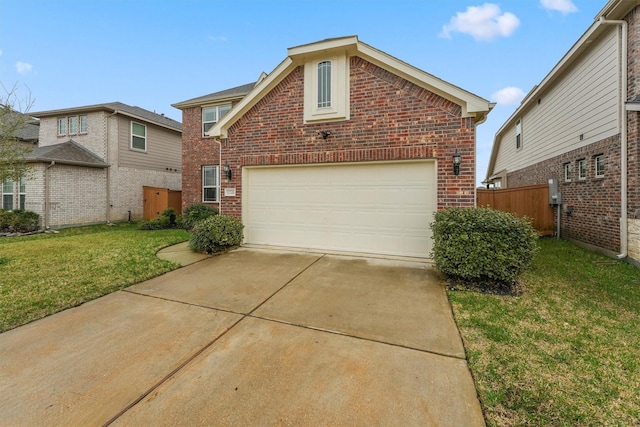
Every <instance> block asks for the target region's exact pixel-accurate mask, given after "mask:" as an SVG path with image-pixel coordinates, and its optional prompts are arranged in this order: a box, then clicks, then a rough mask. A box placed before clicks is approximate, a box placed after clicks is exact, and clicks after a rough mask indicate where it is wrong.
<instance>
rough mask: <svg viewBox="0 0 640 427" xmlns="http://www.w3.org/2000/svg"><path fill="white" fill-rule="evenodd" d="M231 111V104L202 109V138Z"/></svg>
mask: <svg viewBox="0 0 640 427" xmlns="http://www.w3.org/2000/svg"><path fill="white" fill-rule="evenodd" d="M229 110H231V104H224V105H216V106H214V107H206V108H203V109H202V136H206V135H205V134H206V133H207V132H208V131H209V129H211V128H212V127H213V125H215V124H216V123H217V122H218V120H220V119H221V118H223V117H224V116H225V115H226V114H227V113H228V112H229Z"/></svg>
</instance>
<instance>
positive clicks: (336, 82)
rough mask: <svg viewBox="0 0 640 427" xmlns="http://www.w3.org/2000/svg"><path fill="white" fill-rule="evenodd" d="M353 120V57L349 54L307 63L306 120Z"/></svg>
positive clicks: (305, 71) (305, 65) (305, 79)
mask: <svg viewBox="0 0 640 427" xmlns="http://www.w3.org/2000/svg"><path fill="white" fill-rule="evenodd" d="M336 120H349V58H348V57H347V55H346V54H342V55H340V56H333V57H329V58H327V57H325V58H318V59H315V60H310V61H307V62H306V63H305V64H304V121H305V123H310V122H323V121H336Z"/></svg>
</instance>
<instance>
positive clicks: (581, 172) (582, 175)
mask: <svg viewBox="0 0 640 427" xmlns="http://www.w3.org/2000/svg"><path fill="white" fill-rule="evenodd" d="M578 179H587V163H586V162H585V161H584V159H580V160H578Z"/></svg>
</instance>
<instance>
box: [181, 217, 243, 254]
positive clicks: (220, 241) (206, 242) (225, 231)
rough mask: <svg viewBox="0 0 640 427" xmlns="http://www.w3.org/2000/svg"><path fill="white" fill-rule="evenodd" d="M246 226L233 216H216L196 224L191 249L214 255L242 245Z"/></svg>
mask: <svg viewBox="0 0 640 427" xmlns="http://www.w3.org/2000/svg"><path fill="white" fill-rule="evenodd" d="M243 228H244V225H242V222H240V220H239V219H237V218H235V217H233V216H231V215H214V216H211V217H209V218H206V219H203V220H201V221H199V222H198V223H196V225H195V227H194V228H193V230H192V232H193V236H192V237H191V240H189V247H190V248H191V249H192V250H194V251H196V252H203V253H207V254H213V253H216V252H221V251H223V250H225V249H227V248H230V247H233V246H238V245H239V244H241V243H242V238H243V234H242V229H243Z"/></svg>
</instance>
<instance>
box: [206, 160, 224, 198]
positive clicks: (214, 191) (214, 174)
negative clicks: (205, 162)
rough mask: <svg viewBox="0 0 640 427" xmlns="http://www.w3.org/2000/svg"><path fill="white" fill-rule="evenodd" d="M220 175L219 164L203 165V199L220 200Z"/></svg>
mask: <svg viewBox="0 0 640 427" xmlns="http://www.w3.org/2000/svg"><path fill="white" fill-rule="evenodd" d="M219 175H220V171H219V167H218V166H203V167H202V201H203V202H217V201H219V200H220V180H219V179H218V177H219Z"/></svg>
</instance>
